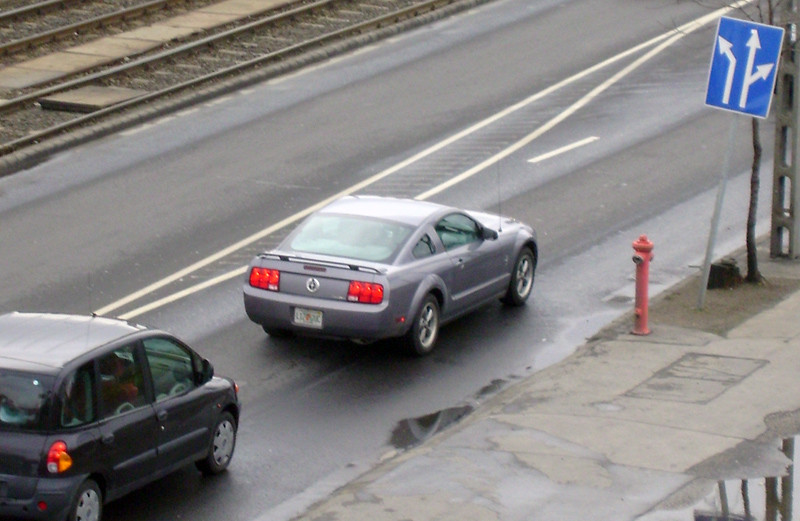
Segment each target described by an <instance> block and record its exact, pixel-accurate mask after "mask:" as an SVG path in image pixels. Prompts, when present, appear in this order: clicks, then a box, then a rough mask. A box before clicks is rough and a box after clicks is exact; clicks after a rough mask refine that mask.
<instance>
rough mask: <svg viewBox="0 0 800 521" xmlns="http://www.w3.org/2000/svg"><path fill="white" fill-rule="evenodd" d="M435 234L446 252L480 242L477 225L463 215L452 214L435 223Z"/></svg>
mask: <svg viewBox="0 0 800 521" xmlns="http://www.w3.org/2000/svg"><path fill="white" fill-rule="evenodd" d="M435 228H436V234H437V235H439V239H441V241H442V244H443V245H444V248H445V249H446V250H452V249H453V248H456V247H458V246H463V245H464V244H469V243H471V242H475V241H478V240H480V238H481V234H480V229H479V227H478V223H476V222H475V221H473V220H472V219H470V218H469V217H467V216H466V215H464V214H460V213H453V214H450V215H448V216H446V217H444V218H443V219H442V220H440V221H439V222H438V223H436V227H435Z"/></svg>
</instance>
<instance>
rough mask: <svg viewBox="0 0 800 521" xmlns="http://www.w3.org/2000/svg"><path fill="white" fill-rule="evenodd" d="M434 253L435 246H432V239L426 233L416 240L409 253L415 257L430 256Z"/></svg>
mask: <svg viewBox="0 0 800 521" xmlns="http://www.w3.org/2000/svg"><path fill="white" fill-rule="evenodd" d="M434 253H436V248H435V247H434V245H433V241H432V240H431V238H430V236H429V235H428V234H425V235H423V236H422V237H421V238H420V239H419V241H417V244H416V245H415V246H414V249H413V250H411V254H412V255H414V257H415V258H417V259H423V258H425V257H430V256H431V255H433V254H434Z"/></svg>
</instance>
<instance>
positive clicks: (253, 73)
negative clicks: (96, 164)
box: [0, 0, 488, 174]
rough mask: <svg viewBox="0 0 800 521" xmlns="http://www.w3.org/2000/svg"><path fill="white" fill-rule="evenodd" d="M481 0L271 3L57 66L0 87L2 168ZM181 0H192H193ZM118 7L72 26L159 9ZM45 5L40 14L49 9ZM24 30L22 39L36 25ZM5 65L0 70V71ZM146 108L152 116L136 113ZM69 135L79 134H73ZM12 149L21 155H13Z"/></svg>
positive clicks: (100, 26) (11, 60)
mask: <svg viewBox="0 0 800 521" xmlns="http://www.w3.org/2000/svg"><path fill="white" fill-rule="evenodd" d="M10 1H16V0H10ZM64 1H65V2H67V4H66V5H62V6H60V7H57V8H56V9H58V10H59V11H63V10H65V9H72V8H73V6H74V7H80V8H81V9H82V10H85V11H90V10H91V9H88V10H87V9H86V8H87V7H88V6H89V4H92V3H93V2H94V0H64ZM107 1H111V0H107ZM130 1H131V2H133V0H130ZM158 1H163V0H158ZM176 1H177V0H172V2H173V3H175V2H176ZM483 1H488V0H306V1H297V0H292V1H291V2H289V1H288V0H287V1H286V3H285V4H281V5H279V6H278V7H276V8H274V9H270V10H267V11H265V12H259V13H254V14H251V15H249V16H243V17H241V18H237V19H235V20H231V21H230V22H229V23H226V24H223V25H220V26H217V27H213V28H210V29H208V30H203V31H197V32H195V33H192V34H187V35H185V36H182V37H180V38H178V39H169V40H166V41H165V42H164V43H163V45H159V46H156V47H155V48H152V49H148V50H147V51H144V52H141V53H139V54H137V55H134V56H130V55H128V56H123V57H121V58H120V59H118V60H111V61H109V63H105V64H103V65H102V66H97V67H93V68H91V69H89V70H84V71H81V72H80V73H75V74H72V75H70V74H64V75H63V76H61V77H58V78H56V79H54V80H52V81H48V82H45V83H42V84H37V85H33V86H27V87H25V86H23V87H21V88H3V86H2V85H0V174H3V173H9V172H10V171H13V170H14V169H18V168H20V167H22V166H27V165H28V164H31V162H34V161H35V160H40V159H41V158H42V157H46V154H47V153H51V152H53V151H56V150H59V149H62V148H66V147H67V146H70V145H71V144H74V143H79V142H82V141H85V140H86V139H88V137H87V136H88V135H90V134H91V132H87V131H86V130H85V129H86V128H87V127H90V128H91V127H103V128H105V129H106V130H107V131H113V130H115V129H119V128H124V127H125V126H129V125H131V124H134V123H135V122H138V121H143V120H144V119H147V118H148V117H155V116H156V115H158V114H156V111H153V110H152V107H153V106H154V105H156V106H162V107H164V111H168V110H177V109H179V108H182V107H185V106H187V105H188V104H191V103H192V102H193V101H192V100H194V102H196V101H199V100H200V99H206V98H209V97H213V93H214V92H215V90H221V89H226V91H229V90H232V89H234V88H237V87H238V86H242V85H245V84H247V83H252V82H254V81H260V80H261V79H266V78H268V77H270V76H274V75H277V74H280V73H282V72H285V71H286V70H289V69H291V68H296V67H299V66H302V65H303V64H305V63H312V62H313V61H317V60H319V59H324V58H325V57H326V56H327V55H329V54H332V52H330V51H329V50H330V49H332V48H336V49H339V48H341V49H342V50H344V49H346V48H354V47H356V46H358V45H360V44H361V43H366V41H371V40H374V39H377V38H380V37H382V36H386V35H389V34H393V33H394V32H396V31H397V30H400V29H402V28H403V27H406V26H410V25H416V23H424V22H426V21H429V20H432V19H436V18H440V17H442V16H446V15H447V14H450V13H452V12H456V11H458V10H461V9H464V8H467V7H470V6H473V5H476V4H478V3H481V2H483ZM185 2H186V5H188V6H190V5H192V4H191V0H185ZM97 3H98V4H99V3H103V2H97ZM8 5H9V4H8V3H0V27H2V24H3V20H4V19H3V18H2V15H3V13H4V12H7V11H9V10H14V8H13V7H11V8H8V7H6V6H8ZM11 5H12V6H13V4H11ZM21 8H22V7H20V8H18V9H17V10H19V9H21ZM124 10H125V11H130V12H128V14H126V15H120V14H119V13H120V12H121V11H122V10H121V9H117V10H116V11H113V12H111V13H104V14H102V15H94V16H90V17H84V19H83V20H82V21H80V22H71V24H73V25H74V24H75V23H83V22H88V23H91V24H93V25H92V26H91V27H89V26H87V28H86V29H84V31H87V32H88V31H100V32H101V33H103V32H107V33H108V34H118V33H119V32H120V31H122V30H123V26H122V25H120V24H128V23H135V24H138V25H140V26H141V25H143V24H144V22H143V21H142V20H145V19H146V20H147V22H146V23H147V24H151V23H154V22H152V20H153V18H152V17H153V16H155V17H159V16H161V17H162V18H163V16H162V15H161V14H156V15H153V14H152V13H154V12H156V11H158V12H159V13H160V12H162V10H163V6H156V5H155V2H154V1H153V0H150V1H149V2H139V3H138V4H135V5H126V6H124ZM131 10H136V11H135V12H132V11H131ZM36 12H37V11H36V10H31V11H30V13H24V14H18V15H17V16H25V17H28V19H29V20H30V22H29V23H30V24H33V25H34V26H35V25H36V23H37V22H36V21H37V20H41V19H43V18H39V16H38V15H35V13H36ZM43 12H44V13H45V14H43V15H41V16H47V14H46V13H47V12H52V11H43ZM31 13H34V14H31ZM148 13H150V14H148ZM100 16H104V17H105V16H110V17H111V18H109V19H108V21H105V22H102V23H97V21H96V20H93V19H96V18H98V17H100ZM147 17H151V18H147ZM62 18H65V19H66V18H67V17H66V16H63V17H62ZM132 20H133V22H132ZM49 30H50V31H52V29H49ZM31 33H33V34H32V35H29V36H28V37H33V36H34V35H38V34H39V33H40V32H39V31H35V30H34V31H31ZM365 35H368V36H367V37H365ZM19 39H20V38H18V39H17V40H19ZM54 40H55V41H58V42H61V41H63V40H61V39H59V38H56V39H54ZM362 40H365V41H362ZM51 41H53V40H51ZM59 45H60V46H61V47H63V44H61V43H58V44H57V45H56V46H57V48H58V46H59ZM34 46H37V44H34ZM30 47H31V46H30V45H28V46H27V48H30ZM25 48H26V46H18V47H17V48H15V49H13V50H10V51H9V52H8V53H7V55H8V56H6V57H4V58H5V60H4V62H3V64H4V65H5V66H6V67H12V68H13V67H15V66H16V65H17V64H19V63H21V62H22V60H24V59H28V58H29V55H28V53H26V52H24V51H20V49H25ZM0 56H2V52H0ZM9 70H10V69H9ZM2 72H3V69H2V68H0V75H2ZM105 90H113V91H114V92H119V91H121V90H123V91H124V92H126V93H130V96H129V97H128V98H127V99H123V100H122V101H117V102H113V103H111V104H107V105H99V106H95V105H91V104H89V105H88V106H87V105H76V104H75V103H72V104H71V103H60V102H59V101H58V100H59V98H61V99H63V97H64V96H65V95H66V97H67V98H69V96H70V94H71V93H80V92H91V93H94V92H105ZM198 93H204V94H202V95H201V94H198ZM54 100H55V101H54ZM145 106H147V107H148V109H147V110H145V112H146V113H147V114H149V116H148V115H147V114H145V115H137V114H139V113H141V110H140V109H142V107H145ZM170 107H171V108H170ZM162 113H163V112H162ZM109 122H112V123H109ZM113 122H116V123H113ZM71 135H75V136H77V137H75V138H74V139H70V136H71ZM18 157H21V158H22V160H20V161H17V160H16V158H18Z"/></svg>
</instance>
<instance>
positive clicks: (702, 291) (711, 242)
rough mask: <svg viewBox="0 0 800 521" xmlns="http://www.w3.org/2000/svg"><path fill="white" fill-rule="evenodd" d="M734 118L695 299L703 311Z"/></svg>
mask: <svg viewBox="0 0 800 521" xmlns="http://www.w3.org/2000/svg"><path fill="white" fill-rule="evenodd" d="M738 119H739V118H737V117H736V116H732V119H731V124H730V127H729V129H728V148H727V149H726V150H725V160H724V161H723V166H722V174H721V175H720V179H719V187H718V188H717V200H716V202H715V203H714V214H713V216H712V217H711V230H710V231H709V233H708V245H707V246H706V258H705V261H704V262H703V276H702V282H701V283H700V296H699V297H698V299H697V308H698V309H703V306H705V303H706V290H707V289H708V277H709V273H710V272H711V261H712V259H713V256H714V245H715V243H716V241H717V229H718V228H719V220H720V214H721V213H722V201H723V199H724V198H725V188H726V186H727V184H728V170H729V169H730V162H731V151H732V150H733V147H734V145H735V142H734V139H735V138H736V124H737V122H738Z"/></svg>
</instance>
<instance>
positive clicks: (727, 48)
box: [717, 36, 736, 105]
mask: <svg viewBox="0 0 800 521" xmlns="http://www.w3.org/2000/svg"><path fill="white" fill-rule="evenodd" d="M717 38H718V41H719V52H720V54H722V55H724V56H725V57H726V58H727V59H728V74H727V75H726V76H725V91H724V92H723V93H722V103H723V104H725V105H727V104H728V102H729V101H730V99H731V87H732V86H733V73H734V72H735V71H736V56H735V55H734V54H733V44H732V43H731V42H729V41H728V40H726V39H725V38H723V37H722V36H718V37H717Z"/></svg>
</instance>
